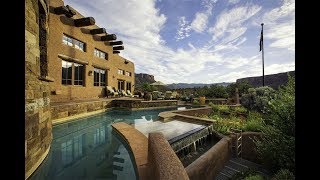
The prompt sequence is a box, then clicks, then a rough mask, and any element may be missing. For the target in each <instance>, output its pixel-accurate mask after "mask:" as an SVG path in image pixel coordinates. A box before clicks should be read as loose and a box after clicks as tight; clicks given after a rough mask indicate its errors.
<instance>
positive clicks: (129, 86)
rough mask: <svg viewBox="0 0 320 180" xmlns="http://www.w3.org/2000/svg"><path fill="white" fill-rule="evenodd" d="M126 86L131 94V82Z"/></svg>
mask: <svg viewBox="0 0 320 180" xmlns="http://www.w3.org/2000/svg"><path fill="white" fill-rule="evenodd" d="M126 86H127V90H129V91H130V92H131V82H127V84H126Z"/></svg>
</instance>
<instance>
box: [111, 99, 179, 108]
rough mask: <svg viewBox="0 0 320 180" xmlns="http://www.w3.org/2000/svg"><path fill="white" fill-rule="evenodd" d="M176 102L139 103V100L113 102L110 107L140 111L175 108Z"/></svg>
mask: <svg viewBox="0 0 320 180" xmlns="http://www.w3.org/2000/svg"><path fill="white" fill-rule="evenodd" d="M177 105H178V101H177V100H157V101H141V100H117V99H115V100H113V101H112V106H113V107H116V108H128V109H140V108H141V109H142V108H156V107H170V106H177Z"/></svg>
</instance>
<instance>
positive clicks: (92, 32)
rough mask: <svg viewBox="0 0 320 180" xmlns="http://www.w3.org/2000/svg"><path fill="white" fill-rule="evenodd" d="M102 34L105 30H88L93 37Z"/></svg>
mask: <svg viewBox="0 0 320 180" xmlns="http://www.w3.org/2000/svg"><path fill="white" fill-rule="evenodd" d="M102 33H106V29H105V28H97V29H91V30H90V34H92V35H94V34H102Z"/></svg>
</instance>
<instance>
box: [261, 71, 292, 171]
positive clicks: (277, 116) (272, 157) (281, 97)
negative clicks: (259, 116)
mask: <svg viewBox="0 0 320 180" xmlns="http://www.w3.org/2000/svg"><path fill="white" fill-rule="evenodd" d="M264 119H265V122H266V124H267V126H266V127H265V128H264V129H263V130H262V132H263V134H264V136H263V137H262V139H261V140H260V141H256V145H257V152H258V154H259V156H260V158H261V159H262V160H263V162H264V163H265V164H266V165H267V166H269V168H270V169H271V170H272V171H273V172H277V171H278V170H280V169H288V170H289V171H290V172H292V173H293V174H295V82H294V78H291V77H290V76H289V82H288V84H287V85H286V86H284V87H281V88H280V89H279V91H278V92H277V93H276V96H275V98H274V99H273V100H270V102H269V103H268V106H267V113H266V114H265V116H264Z"/></svg>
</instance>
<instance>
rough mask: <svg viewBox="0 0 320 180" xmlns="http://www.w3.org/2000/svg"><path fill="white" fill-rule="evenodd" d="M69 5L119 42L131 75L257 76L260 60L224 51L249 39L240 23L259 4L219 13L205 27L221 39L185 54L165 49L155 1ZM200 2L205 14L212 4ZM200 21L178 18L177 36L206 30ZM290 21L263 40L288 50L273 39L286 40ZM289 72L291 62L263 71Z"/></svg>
mask: <svg viewBox="0 0 320 180" xmlns="http://www.w3.org/2000/svg"><path fill="white" fill-rule="evenodd" d="M68 2H72V4H71V6H72V7H74V8H75V9H77V10H79V12H80V13H81V14H83V15H85V16H92V17H94V18H95V20H96V24H97V25H98V26H100V27H104V28H106V30H107V32H108V33H115V34H116V35H117V37H118V39H119V40H122V41H123V42H124V46H125V50H124V51H121V54H120V55H121V56H123V57H125V58H128V59H130V60H132V61H133V62H134V63H135V68H136V69H135V72H136V73H141V72H142V73H148V74H152V75H154V76H155V79H156V80H158V81H162V82H164V83H174V82H175V83H178V82H194V83H195V82H207V83H210V82H223V81H225V82H229V81H231V82H232V81H235V80H236V79H238V78H242V77H248V76H251V75H260V72H261V58H260V56H257V55H255V56H252V55H251V56H249V55H248V56H243V54H237V55H234V54H228V53H227V51H223V50H228V51H230V52H232V51H240V48H239V47H238V46H240V45H243V43H245V42H246V41H248V40H247V38H246V37H243V34H244V33H245V32H246V31H247V28H248V27H247V26H244V25H243V24H244V23H246V21H247V20H248V19H250V18H251V17H252V16H254V15H255V14H256V13H257V12H259V11H260V9H261V7H260V6H256V5H250V6H240V7H236V8H234V9H231V10H230V11H224V12H223V13H222V14H220V15H219V16H218V19H217V22H216V23H215V25H214V26H213V27H211V28H210V33H212V36H215V37H216V39H217V40H219V39H222V40H219V41H215V42H214V43H212V42H213V41H212V40H211V41H210V40H209V41H210V42H208V43H207V44H205V45H204V46H203V47H197V46H196V45H195V44H196V43H194V42H193V41H189V43H188V44H187V45H188V47H190V48H188V50H186V49H182V48H180V49H177V50H174V49H172V48H170V47H168V46H167V45H166V42H165V41H164V39H162V37H161V36H160V31H161V30H162V29H163V26H164V25H165V22H166V19H167V17H166V16H165V15H164V14H160V13H159V10H158V9H157V8H156V7H155V0H146V1H136V0H117V1H112V0H100V1H97V2H96V3H88V1H86V0H65V4H68ZM202 2H203V6H204V7H205V8H204V9H205V10H204V11H201V12H198V14H201V13H202V14H205V15H206V14H210V13H211V12H212V8H213V5H214V3H215V2H216V1H210V0H206V1H202ZM88 4H90V6H88ZM290 7H291V6H286V8H283V10H282V11H289V12H291V11H290ZM209 10H210V11H209ZM280 14H281V13H280ZM273 15H274V14H273ZM201 16H203V15H198V18H200V19H201ZM269 16H271V15H269ZM269 16H268V17H269ZM208 17H210V16H208ZM195 19H197V15H195ZM195 19H194V20H195ZM203 19H204V20H203V21H202V23H199V25H197V24H193V23H192V22H193V21H192V22H191V23H190V21H187V20H186V18H185V17H184V16H182V17H179V30H180V31H178V34H177V37H176V38H185V37H188V36H190V33H191V31H192V30H193V31H195V32H204V31H206V30H207V26H208V24H207V22H208V19H206V18H203ZM279 19H281V17H279ZM290 23H291V21H290ZM290 23H289V24H282V26H281V28H279V29H277V30H274V31H269V30H268V29H266V31H269V32H272V33H266V34H265V36H266V38H269V39H274V40H275V41H274V42H272V43H273V44H272V43H271V44H270V46H273V47H279V46H287V45H286V44H285V42H286V41H283V42H282V41H281V40H280V39H275V38H276V37H280V36H281V37H282V39H286V38H288V37H287V33H286V32H288V29H289V28H290ZM192 24H193V25H192ZM204 24H205V25H204ZM266 24H267V23H266ZM266 26H267V25H266ZM277 27H280V26H277ZM179 32H180V33H179ZM293 34H294V33H293ZM289 37H291V35H290V36H289ZM276 40H278V41H276ZM212 47H213V49H211V48H212ZM285 66H288V67H287V68H286V67H285ZM290 68H291V69H292V68H294V63H293V64H292V63H291V64H284V65H283V67H281V63H279V65H269V66H266V72H267V70H268V72H269V71H272V72H273V71H282V70H286V69H290ZM276 73H277V72H276ZM209 76H210V78H209Z"/></svg>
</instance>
